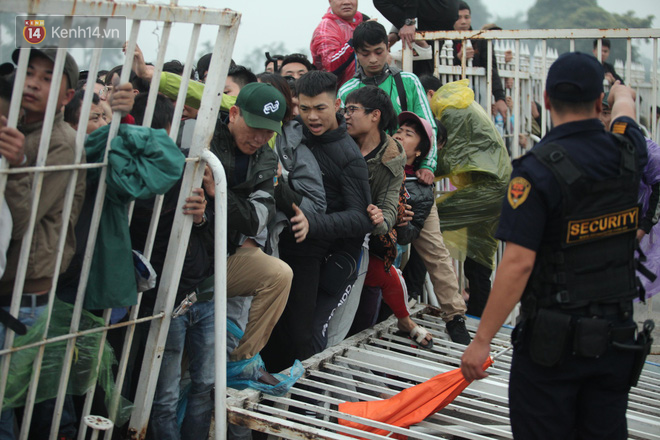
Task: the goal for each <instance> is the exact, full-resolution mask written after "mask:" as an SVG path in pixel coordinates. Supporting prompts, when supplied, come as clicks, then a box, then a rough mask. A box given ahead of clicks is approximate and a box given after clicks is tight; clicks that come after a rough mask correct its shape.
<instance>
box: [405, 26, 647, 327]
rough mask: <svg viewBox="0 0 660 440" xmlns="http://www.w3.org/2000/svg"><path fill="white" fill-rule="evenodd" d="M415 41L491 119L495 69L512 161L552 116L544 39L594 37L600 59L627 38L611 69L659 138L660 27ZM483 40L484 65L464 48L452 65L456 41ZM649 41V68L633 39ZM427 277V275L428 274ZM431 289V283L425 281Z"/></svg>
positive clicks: (461, 34) (439, 73) (445, 184)
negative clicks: (638, 57)
mask: <svg viewBox="0 0 660 440" xmlns="http://www.w3.org/2000/svg"><path fill="white" fill-rule="evenodd" d="M417 38H418V39H424V40H429V41H432V44H433V66H434V72H433V74H434V76H436V77H438V78H439V79H440V80H441V81H442V83H443V84H446V83H448V82H452V81H456V80H459V79H465V78H467V79H469V80H470V87H471V88H472V89H473V90H474V91H475V100H477V102H479V104H480V105H481V106H482V107H484V109H485V110H486V111H487V112H488V113H489V114H490V115H491V116H493V117H494V114H493V111H492V104H493V75H492V72H493V67H496V68H497V71H498V74H499V77H500V80H501V81H502V87H503V88H504V90H505V93H506V96H507V97H511V98H512V104H513V105H512V107H511V108H510V109H509V111H508V114H507V117H506V119H505V124H504V125H505V132H504V134H503V138H504V140H505V142H506V144H507V149H508V150H509V153H510V155H511V157H512V159H514V158H516V157H519V156H521V155H523V154H524V153H525V152H526V151H529V149H530V148H531V147H532V146H533V145H534V144H535V143H536V142H538V141H539V140H540V138H541V137H543V136H544V135H545V133H546V132H547V130H549V128H550V114H549V111H547V110H545V109H544V106H543V91H544V90H545V79H546V76H547V72H548V69H549V68H550V65H551V64H552V62H553V61H554V60H556V59H557V57H558V56H559V53H558V52H557V50H556V49H553V48H550V47H548V40H568V41H569V47H570V50H574V49H575V41H576V40H580V39H582V40H589V43H590V47H591V42H592V41H593V40H596V41H597V46H596V53H597V54H598V59H599V61H602V60H601V48H602V39H603V38H608V39H625V40H626V43H627V44H626V46H627V48H626V61H625V63H624V61H622V60H615V62H614V63H613V64H614V68H615V70H616V71H617V72H618V73H619V74H620V75H621V76H622V77H623V79H624V81H625V83H626V84H627V85H629V86H630V87H632V88H633V89H634V90H635V91H636V94H637V97H636V114H637V121H638V122H640V125H643V124H642V123H643V122H645V123H646V128H647V129H648V130H649V136H650V138H651V139H653V140H654V141H655V142H656V143H657V142H659V141H660V119H658V117H659V116H660V114H659V113H658V105H659V104H660V99H659V98H658V92H659V89H658V84H659V81H660V75H659V74H658V59H659V58H660V53H659V52H658V41H659V40H660V29H530V30H501V31H500V30H488V31H484V30H472V31H433V32H432V31H428V32H418V33H417ZM472 39H474V40H485V41H487V48H488V54H487V60H488V65H487V66H482V67H477V66H474V65H473V61H472V60H471V59H467V58H466V51H463V53H462V55H463V57H462V59H461V60H460V61H461V64H460V65H454V59H455V56H454V55H455V47H454V41H456V40H458V41H461V42H462V44H463V45H464V46H465V45H466V44H470V43H469V41H470V40H472ZM648 39H650V40H651V41H652V57H651V59H652V64H651V68H650V69H649V70H648V71H647V70H646V68H645V67H644V65H643V64H641V63H638V62H633V61H632V52H633V51H632V47H633V46H632V42H633V40H648ZM402 52H403V53H402V64H403V69H404V70H406V71H412V70H413V57H412V49H410V48H403V51H402ZM507 55H508V57H510V59H507V58H508V57H507ZM604 88H605V90H606V91H607V90H609V83H608V82H607V80H605V81H604ZM534 103H539V104H540V106H541V111H540V116H541V124H540V125H541V126H540V131H541V133H540V136H535V135H532V117H531V109H532V105H535V104H534ZM520 135H522V136H524V137H526V138H527V139H526V140H527V146H526V147H525V148H523V147H522V146H521V143H520ZM437 190H438V191H439V192H440V193H441V192H443V191H447V190H450V185H449V181H448V179H444V180H443V181H441V182H440V183H439V185H438V186H437ZM502 252H503V244H501V243H500V245H499V247H498V251H497V254H496V258H495V264H496V266H497V264H499V261H500V260H501V256H502ZM455 267H456V268H457V269H458V270H457V273H458V274H459V280H460V282H459V285H460V286H461V288H462V286H464V285H465V279H464V276H463V273H462V265H461V264H460V263H459V262H456V264H455ZM427 281H428V278H427ZM427 284H428V285H429V287H430V283H428V282H427ZM426 290H427V291H426V294H425V298H428V299H429V303H431V304H433V298H432V296H433V295H432V289H431V290H429V289H426ZM647 302H648V306H649V310H650V309H651V307H652V299H649V300H648V301H647ZM516 316H517V312H516V311H515V310H514V312H512V314H511V316H510V317H509V319H508V320H507V322H509V323H513V322H514V321H515V319H516Z"/></svg>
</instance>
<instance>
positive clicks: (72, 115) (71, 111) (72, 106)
mask: <svg viewBox="0 0 660 440" xmlns="http://www.w3.org/2000/svg"><path fill="white" fill-rule="evenodd" d="M84 97H85V91H84V90H83V89H79V90H78V91H76V93H75V94H74V95H73V98H71V101H69V103H68V104H67V105H65V106H64V121H65V122H68V123H69V124H74V125H78V122H79V120H80V109H81V108H82V102H83V98H84ZM99 102H101V99H100V98H99V95H97V94H96V93H94V95H93V96H92V103H93V104H94V105H99Z"/></svg>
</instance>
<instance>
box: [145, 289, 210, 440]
mask: <svg viewBox="0 0 660 440" xmlns="http://www.w3.org/2000/svg"><path fill="white" fill-rule="evenodd" d="M214 307H215V306H214V302H213V301H207V302H198V303H195V304H193V305H192V306H191V307H190V309H189V310H188V313H186V314H185V315H182V316H179V317H178V318H175V319H172V321H171V323H170V330H169V333H168V335H167V342H166V343H165V351H164V352H163V361H162V364H161V366H160V374H159V375H158V384H157V385H156V394H155V396H154V403H153V407H152V409H151V420H150V422H149V427H150V431H151V437H152V438H154V439H159V440H179V439H190V440H198V439H205V438H208V435H209V429H210V426H211V415H212V413H213V400H211V390H212V389H213V385H214V384H215V365H214V353H215V346H214V344H215V327H214V321H213V320H214V316H215V313H214ZM184 346H185V347H186V348H187V349H188V357H189V358H190V367H189V369H190V378H191V381H192V387H191V389H190V392H189V393H188V405H187V407H186V416H185V418H184V419H183V425H182V426H181V429H180V430H179V427H178V425H177V417H176V410H177V404H178V402H179V390H180V387H179V382H180V380H181V358H182V356H183V347H184Z"/></svg>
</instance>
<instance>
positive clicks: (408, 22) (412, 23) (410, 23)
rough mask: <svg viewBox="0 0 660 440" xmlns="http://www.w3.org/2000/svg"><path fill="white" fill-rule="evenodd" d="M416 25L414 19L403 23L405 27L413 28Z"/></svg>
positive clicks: (407, 19) (408, 19)
mask: <svg viewBox="0 0 660 440" xmlns="http://www.w3.org/2000/svg"><path fill="white" fill-rule="evenodd" d="M416 23H417V20H416V19H414V18H406V20H405V21H404V22H403V24H404V25H405V26H415V24H416Z"/></svg>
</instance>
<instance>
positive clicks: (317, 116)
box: [298, 93, 340, 136]
mask: <svg viewBox="0 0 660 440" xmlns="http://www.w3.org/2000/svg"><path fill="white" fill-rule="evenodd" d="M298 103H299V104H298V107H299V109H300V117H301V118H302V120H303V123H304V124H305V126H307V128H308V129H309V131H310V132H311V133H312V134H313V135H315V136H320V135H322V134H323V133H325V132H326V131H329V130H334V129H335V128H337V127H339V123H338V122H337V116H336V113H337V111H339V105H340V101H339V99H337V98H336V97H335V96H333V95H331V94H330V93H321V94H319V95H316V96H306V95H303V94H300V95H298Z"/></svg>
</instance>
